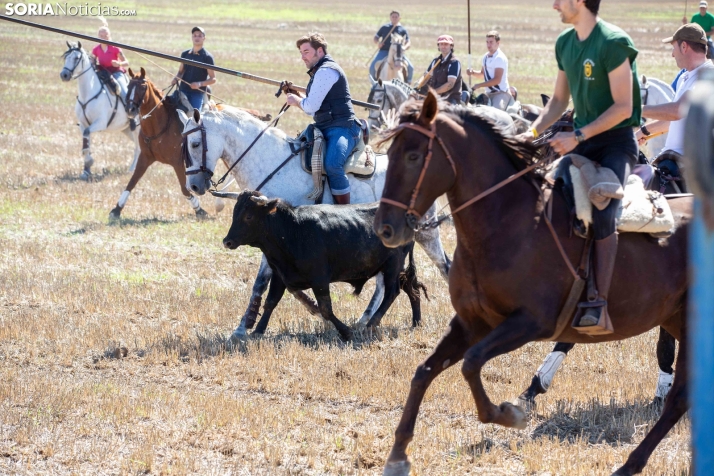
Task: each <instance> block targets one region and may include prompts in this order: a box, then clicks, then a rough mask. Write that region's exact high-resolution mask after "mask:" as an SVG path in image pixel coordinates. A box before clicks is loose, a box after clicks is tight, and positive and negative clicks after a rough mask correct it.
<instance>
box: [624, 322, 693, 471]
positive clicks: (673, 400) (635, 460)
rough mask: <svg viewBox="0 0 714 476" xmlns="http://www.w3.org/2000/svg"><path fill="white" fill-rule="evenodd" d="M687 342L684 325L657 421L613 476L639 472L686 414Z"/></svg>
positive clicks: (687, 401) (687, 405) (687, 403)
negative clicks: (669, 385)
mask: <svg viewBox="0 0 714 476" xmlns="http://www.w3.org/2000/svg"><path fill="white" fill-rule="evenodd" d="M685 313H686V311H685ZM687 341H688V338H687V327H686V325H685V326H684V328H683V329H682V337H681V339H680V341H679V355H678V356H677V367H676V372H675V373H674V383H673V384H672V389H671V390H670V391H669V395H668V396H667V400H665V403H664V408H663V409H662V414H661V415H660V417H659V420H657V423H655V425H654V426H653V427H652V429H651V430H650V431H649V433H647V436H645V438H644V440H642V442H641V443H640V444H639V445H637V448H635V450H634V451H633V452H632V453H630V456H628V458H627V461H626V462H625V464H624V465H623V466H622V467H621V468H620V469H618V470H617V471H616V472H615V473H614V474H613V476H630V475H632V474H637V473H639V472H641V471H642V469H643V468H644V467H645V465H646V464H647V460H648V459H649V457H650V455H651V454H652V452H653V451H654V450H655V448H657V445H658V444H659V442H660V441H662V439H663V438H664V437H665V436H666V435H667V433H668V432H669V430H671V429H672V427H673V426H674V425H676V424H677V422H678V421H679V419H680V418H682V416H683V415H684V414H685V413H686V412H687V409H688V408H689V398H688V395H687V392H688V385H687V380H688V375H687V360H688V357H687V351H688V349H687V347H688V345H687V344H688V342H687Z"/></svg>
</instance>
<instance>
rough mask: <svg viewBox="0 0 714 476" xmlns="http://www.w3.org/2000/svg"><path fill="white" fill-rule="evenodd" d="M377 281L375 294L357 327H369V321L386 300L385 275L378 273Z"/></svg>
mask: <svg viewBox="0 0 714 476" xmlns="http://www.w3.org/2000/svg"><path fill="white" fill-rule="evenodd" d="M375 281H376V284H375V287H374V294H373V295H372V299H371V300H370V301H369V304H368V305H367V309H365V310H364V313H362V317H360V318H359V321H357V327H364V326H366V325H367V323H368V322H369V319H370V318H371V317H372V316H373V315H374V313H375V312H376V311H377V308H379V305H380V304H382V300H383V299H384V273H382V272H381V271H380V272H379V273H377V276H376V277H375Z"/></svg>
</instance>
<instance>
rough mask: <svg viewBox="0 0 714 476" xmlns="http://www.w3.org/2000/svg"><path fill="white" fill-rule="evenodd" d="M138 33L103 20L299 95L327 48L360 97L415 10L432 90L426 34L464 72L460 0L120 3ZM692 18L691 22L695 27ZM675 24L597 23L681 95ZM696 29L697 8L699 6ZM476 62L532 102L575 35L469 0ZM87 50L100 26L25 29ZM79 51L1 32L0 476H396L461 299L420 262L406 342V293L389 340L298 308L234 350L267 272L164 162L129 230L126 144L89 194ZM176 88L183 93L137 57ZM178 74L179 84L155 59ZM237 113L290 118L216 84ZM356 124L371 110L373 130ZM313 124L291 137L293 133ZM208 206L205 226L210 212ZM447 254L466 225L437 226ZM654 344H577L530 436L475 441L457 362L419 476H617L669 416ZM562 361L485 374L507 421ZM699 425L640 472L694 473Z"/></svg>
mask: <svg viewBox="0 0 714 476" xmlns="http://www.w3.org/2000/svg"><path fill="white" fill-rule="evenodd" d="M116 4H117V5H121V7H123V8H135V9H136V10H137V12H138V15H137V16H136V17H133V18H110V19H109V23H110V27H112V30H113V37H114V39H115V40H117V41H120V42H125V43H131V44H136V45H140V46H143V47H146V48H154V49H157V50H160V51H164V52H169V53H172V52H173V53H178V52H179V51H180V50H182V49H185V48H188V47H189V46H190V42H189V40H190V28H191V26H193V25H194V24H201V25H203V26H204V27H205V28H206V29H207V32H208V40H207V43H206V47H207V49H209V50H210V51H211V52H212V53H213V54H214V56H215V58H216V61H217V63H218V64H220V65H222V66H225V67H230V68H235V69H238V70H240V71H245V72H250V73H253V74H258V75H262V76H268V77H273V78H276V79H285V78H287V79H291V80H293V81H294V82H295V83H297V84H305V83H306V81H305V79H306V76H305V75H304V67H303V65H302V64H301V63H300V62H299V57H298V55H297V54H296V50H295V47H294V40H295V38H296V37H297V36H299V35H301V34H303V33H304V32H307V31H309V30H313V29H318V30H320V31H323V32H324V33H325V34H326V36H327V39H328V41H329V42H330V43H331V52H332V53H333V54H334V56H335V57H336V58H337V59H338V60H339V61H340V63H341V64H342V65H343V66H344V67H345V69H346V71H347V73H348V76H349V78H350V80H351V85H352V89H353V94H354V96H355V97H357V98H360V99H365V98H366V96H367V91H368V88H369V82H368V80H367V73H366V68H365V67H364V63H365V61H366V60H367V58H368V57H369V56H370V54H371V53H372V51H373V44H372V42H371V37H372V35H373V34H374V32H375V31H376V29H377V27H378V26H379V24H381V23H383V22H384V21H385V20H386V17H387V15H388V13H389V11H390V10H391V9H392V8H398V9H400V10H401V11H402V17H403V20H404V23H405V25H406V26H407V27H408V28H409V31H410V33H411V35H412V41H413V44H414V47H413V48H412V49H411V50H410V51H409V56H410V57H411V59H412V61H413V62H414V63H415V65H416V66H417V71H421V69H422V68H424V67H425V66H426V64H427V62H428V60H429V59H430V58H431V57H433V55H434V54H435V49H434V48H433V43H434V39H435V38H436V36H437V35H438V34H440V33H442V32H444V31H448V32H449V33H451V34H452V35H454V36H455V38H456V41H457V45H456V46H457V52H458V53H459V54H460V55H461V57H462V58H463V59H464V60H465V57H466V55H465V51H466V20H465V18H466V5H465V2H456V3H454V2H445V3H437V4H434V3H433V2H429V1H425V0H415V1H412V2H409V3H408V4H406V5H398V4H388V5H384V4H383V3H382V2H379V1H376V0H363V1H361V2H346V1H344V0H340V1H336V2H327V3H325V2H317V1H314V0H304V1H303V0H289V1H285V2H278V1H275V0H266V1H263V2H257V1H249V2H240V3H233V2H229V1H227V0H223V1H214V2H205V3H203V2H189V1H187V0H176V1H171V2H169V1H167V0H155V1H147V2H121V3H120V2H116ZM691 4H692V2H690V10H691ZM682 13H683V5H682V4H680V3H675V2H664V1H657V0H654V1H653V0H649V1H644V0H638V1H625V2H613V1H612V0H605V1H603V7H602V16H603V17H604V18H605V19H607V20H610V21H613V22H615V23H616V24H618V25H620V26H622V27H624V28H625V29H627V30H628V31H629V32H630V33H631V34H632V36H633V38H634V40H635V43H636V45H637V46H638V47H639V48H640V49H641V59H640V60H639V68H640V72H641V73H645V74H648V75H651V76H656V77H660V78H662V79H665V80H671V79H672V78H673V76H674V74H675V73H676V67H675V65H674V62H673V60H672V59H671V58H670V56H669V50H668V48H667V47H664V46H662V45H661V44H660V43H659V40H660V39H661V38H663V37H665V36H668V35H669V34H671V33H672V32H673V31H674V29H675V28H676V27H677V25H678V22H679V18H681V16H682ZM690 13H691V11H690ZM472 16H473V21H472V32H473V36H474V39H473V40H472V42H473V51H474V55H475V56H480V55H481V54H482V53H483V51H484V47H483V40H482V39H483V36H484V34H485V32H486V31H487V30H489V29H491V28H494V27H497V28H498V29H500V30H501V32H502V37H503V41H502V46H503V48H504V50H505V51H506V53H507V54H508V56H509V58H510V65H511V66H510V68H511V73H510V74H511V79H512V82H513V83H514V84H515V85H516V86H517V87H518V88H519V90H520V92H521V95H522V97H523V98H524V100H525V101H527V102H535V101H536V100H537V98H538V94H539V93H541V92H545V93H549V92H550V90H551V88H552V83H553V78H554V75H555V61H554V58H553V54H552V51H553V42H554V39H555V37H556V36H557V34H558V32H559V31H561V30H562V25H561V24H560V23H559V20H558V17H557V15H556V14H555V12H553V11H552V10H551V8H550V3H549V2H541V3H535V2H530V1H525V0H505V1H502V2H490V4H488V5H487V4H486V3H484V2H473V5H472ZM27 19H29V20H32V21H39V22H43V23H48V24H51V25H54V26H59V27H63V28H67V29H70V30H75V31H79V32H83V33H86V34H95V33H96V29H97V27H98V26H99V22H98V21H97V20H96V19H94V18H86V17H85V18H80V17H63V18H43V17H32V18H27ZM66 39H69V38H65V37H61V36H58V35H54V34H51V33H47V32H41V31H38V30H30V29H28V28H25V27H21V26H17V25H14V24H9V23H7V22H0V111H1V112H0V473H1V474H236V475H267V474H271V475H272V474H309V475H323V474H329V475H333V474H335V475H336V474H359V475H363V474H364V475H368V474H381V468H382V465H383V463H384V460H385V458H386V456H387V454H388V452H389V448H390V446H391V444H392V441H393V431H394V429H395V427H396V423H397V421H398V418H399V416H400V415H401V409H402V405H403V403H404V401H405V399H406V395H407V391H408V389H409V382H410V379H411V377H412V374H413V372H414V370H415V368H416V366H417V364H418V363H419V362H420V361H421V360H422V359H424V358H425V357H426V356H427V355H428V353H429V352H430V349H431V348H432V347H433V346H434V345H435V343H436V342H437V340H438V339H439V337H440V334H441V332H442V330H443V329H444V326H445V325H446V323H447V322H448V321H449V319H450V318H451V315H452V312H453V310H452V309H451V305H450V301H449V298H448V290H447V287H446V284H445V283H444V281H443V280H442V279H441V278H440V277H439V276H438V275H437V271H436V269H435V268H434V267H433V266H432V265H431V264H430V263H429V261H428V259H427V258H426V256H425V255H424V254H423V253H422V252H421V251H419V255H418V256H417V259H418V264H419V265H420V269H419V274H420V277H421V278H422V279H423V281H424V282H425V283H426V285H427V287H428V288H429V294H430V295H431V298H432V299H431V301H430V302H426V303H424V305H423V310H424V316H423V317H424V325H423V327H421V328H418V329H416V330H412V329H411V328H410V327H409V322H410V311H409V304H408V301H407V299H406V298H405V297H404V296H400V298H399V299H398V301H397V303H396V305H395V306H394V307H393V308H392V310H391V312H390V313H389V314H388V315H387V316H386V317H385V319H384V321H383V322H384V326H383V327H382V329H381V332H379V333H378V335H375V336H366V335H360V336H359V337H358V338H357V339H356V340H355V342H352V343H349V344H343V343H342V342H340V340H339V339H338V337H337V334H336V332H335V331H334V330H333V329H332V328H331V327H330V326H325V325H323V323H321V322H318V321H317V320H316V319H315V318H312V317H310V316H309V315H308V314H307V312H306V311H305V310H304V309H303V308H302V307H301V306H299V305H298V304H297V303H296V302H295V301H294V300H293V299H292V298H291V297H286V298H285V299H284V300H283V302H281V304H280V305H279V306H278V308H277V309H276V312H275V314H274V316H273V319H272V322H271V324H270V327H269V329H268V333H267V334H266V336H265V337H263V338H262V339H254V338H250V339H248V341H247V343H246V344H245V346H243V347H242V348H241V349H239V350H236V351H233V352H226V350H225V347H224V343H225V339H226V337H227V336H228V335H229V334H230V332H231V331H232V329H233V328H234V327H235V326H237V325H238V322H239V317H240V315H241V314H242V312H243V310H244V308H245V306H246V304H247V302H248V298H249V294H250V287H251V285H252V280H253V277H254V274H255V272H256V271H257V268H258V263H259V260H260V255H259V252H258V251H257V250H256V249H251V248H240V249H239V250H237V251H235V252H229V251H226V250H224V249H223V247H222V245H221V239H222V238H223V236H224V235H225V232H226V231H227V230H228V227H229V225H230V213H227V211H224V212H222V214H219V215H217V216H216V215H215V214H213V213H212V215H213V216H212V218H211V219H209V220H205V221H200V222H199V221H197V220H196V219H195V217H194V213H193V211H192V210H191V209H190V207H189V205H188V204H187V203H186V200H185V199H184V198H182V196H181V194H180V191H179V189H178V187H177V186H176V183H175V182H176V180H175V178H174V176H173V172H172V170H171V169H170V168H169V167H167V166H162V165H155V166H153V167H152V168H151V169H149V172H148V173H147V174H146V176H145V177H144V179H143V181H142V182H140V184H139V186H138V188H137V189H136V190H135V191H134V193H133V194H132V196H131V198H130V199H129V202H128V203H127V206H126V207H125V209H124V212H123V218H122V220H121V221H120V222H118V223H110V222H109V220H108V214H109V211H110V210H111V209H112V208H113V207H114V205H115V203H116V201H117V199H118V198H119V195H120V193H121V191H122V190H124V187H125V185H126V183H127V181H128V180H129V176H130V175H129V173H128V166H129V162H130V155H131V147H130V145H129V143H128V141H127V140H125V137H124V136H121V135H112V134H99V135H96V136H94V141H93V146H94V157H95V160H96V163H95V165H94V172H95V174H96V179H95V181H93V182H91V183H87V182H83V181H80V180H78V175H79V173H80V172H81V166H82V161H81V158H80V148H81V138H80V134H79V133H78V131H77V127H76V126H75V122H76V120H75V118H74V113H73V102H74V100H75V99H74V98H75V95H76V88H77V86H76V84H75V83H71V84H65V83H62V82H61V81H60V80H59V72H60V69H61V68H62V63H61V60H60V59H59V56H60V55H61V53H62V52H63V51H64V49H65V45H64V41H65V40H66ZM127 56H128V59H129V61H130V63H131V65H132V66H133V67H138V66H144V67H146V69H147V71H148V72H149V76H150V77H151V78H153V79H154V80H155V81H156V82H157V83H158V84H160V85H162V87H163V86H165V85H167V84H168V81H169V80H170V78H169V77H168V75H166V74H164V73H162V72H161V71H160V70H159V69H158V68H156V67H155V66H154V65H152V64H150V63H148V62H146V61H145V60H143V59H141V58H139V57H138V56H136V55H134V54H131V53H128V54H127ZM160 63H161V64H162V66H164V67H168V68H169V69H170V70H172V71H173V70H175V68H176V65H174V64H171V63H169V62H167V61H160ZM219 80H220V83H219V84H218V85H217V86H216V87H215V93H216V94H217V95H218V96H219V97H221V98H224V99H226V100H227V101H228V102H229V103H231V104H234V105H239V106H244V107H251V108H259V109H261V110H264V111H266V112H271V113H273V114H275V112H276V111H277V109H278V108H279V107H280V105H281V104H282V103H281V101H280V100H277V99H275V98H274V97H273V93H274V92H275V91H274V90H273V89H272V88H270V87H268V86H265V85H261V84H258V83H251V82H247V81H243V80H240V79H237V78H234V77H226V76H220V75H219ZM360 114H363V115H364V114H365V113H364V112H363V111H360ZM306 122H307V121H306V119H305V117H301V115H300V114H298V112H295V111H290V112H289V113H288V114H287V115H286V117H285V119H284V120H283V121H282V123H281V127H283V128H284V129H285V130H286V131H289V132H295V131H296V130H297V129H299V128H300V127H301V126H303V125H304V124H306ZM201 202H202V204H203V206H204V208H206V209H207V210H209V211H212V201H211V200H210V199H208V198H202V199H201ZM442 233H443V235H442V236H443V237H444V240H445V244H446V246H447V249H448V252H449V253H450V254H451V253H453V248H454V246H455V236H454V230H453V229H452V228H450V227H449V226H444V227H442ZM371 289H372V288H371V287H368V288H367V289H366V290H365V292H364V293H363V296H361V297H357V298H355V297H353V296H352V295H351V294H350V289H349V287H348V286H346V285H337V286H334V287H333V299H334V303H335V309H336V313H337V315H338V316H339V317H341V318H343V319H344V320H345V321H347V322H349V323H354V321H355V320H356V319H357V318H358V317H359V316H360V315H361V313H362V311H363V309H364V307H365V306H366V305H367V302H368V300H369V296H370V295H371V294H370V291H371ZM655 341H656V334H655V333H653V332H651V333H648V334H646V335H643V336H640V337H638V338H636V339H632V340H630V341H627V342H622V343H613V344H607V345H598V346H579V347H577V346H576V347H575V349H574V350H573V351H572V352H571V353H570V356H569V357H568V359H567V360H566V362H565V364H564V366H563V368H562V371H561V373H560V374H559V375H558V376H557V377H556V380H555V382H554V385H553V387H552V389H551V391H550V392H549V393H548V394H546V395H545V396H542V397H540V401H539V405H538V407H537V410H536V411H535V413H534V414H533V415H532V417H531V419H530V422H529V426H528V428H527V429H526V430H525V431H516V430H509V429H503V428H500V427H494V426H489V425H482V424H481V423H479V422H478V418H477V415H476V411H475V406H474V404H473V400H472V398H471V396H470V393H469V390H468V387H467V385H466V383H465V382H464V381H463V379H462V377H461V373H460V370H459V366H455V367H454V368H452V369H450V370H449V371H447V372H445V373H444V374H443V375H442V376H440V377H439V378H438V379H437V380H436V382H435V383H434V385H433V386H432V387H431V389H430V391H429V392H428V394H427V396H426V399H425V401H424V404H423V406H422V413H421V415H420V419H419V420H418V423H417V427H416V436H415V439H414V441H413V443H412V445H411V458H412V460H413V462H414V474H416V475H447V474H454V475H458V474H485V475H606V474H610V472H611V471H612V470H613V469H614V468H616V467H617V466H618V465H619V464H621V463H623V462H624V461H625V458H626V456H627V454H628V453H629V452H630V451H631V450H632V449H633V448H634V446H635V445H636V444H638V443H639V442H640V441H641V440H642V438H643V436H644V434H645V433H646V432H647V430H648V429H649V428H650V427H651V426H652V425H653V424H654V422H655V421H656V418H657V410H656V409H654V408H651V407H650V406H649V405H648V403H649V402H650V400H651V398H652V396H653V393H654V387H655V382H656V375H657V366H656V359H655ZM551 348H552V344H550V343H539V344H531V345H528V346H526V347H524V348H523V349H521V350H519V351H517V352H514V353H512V354H510V355H507V356H503V357H501V358H499V359H496V360H494V361H493V362H491V363H490V364H489V365H488V366H487V367H486V369H485V371H484V374H485V375H484V377H485V383H486V385H487V391H488V392H489V394H490V396H491V397H492V399H493V400H494V401H495V402H501V401H504V400H512V399H514V398H515V397H516V396H517V395H518V394H519V393H520V392H521V391H522V390H523V389H524V388H525V387H526V386H527V385H528V384H529V383H530V378H531V376H532V374H533V372H534V371H535V370H536V368H537V366H538V365H539V364H540V363H541V361H542V359H543V357H544V356H545V355H546V354H547V353H548V351H550V350H551ZM689 428H690V427H689V422H688V420H686V419H685V420H684V421H683V422H681V423H680V424H679V425H678V426H677V427H675V429H674V430H673V431H672V432H671V433H670V435H668V437H667V438H666V439H665V440H664V441H663V442H662V444H661V445H660V446H659V448H658V450H657V451H656V452H655V453H654V455H653V456H652V458H651V460H650V463H649V465H648V467H647V468H646V470H645V473H644V474H647V475H664V474H667V475H675V474H676V475H680V474H688V470H689V465H690V460H691V451H690V448H689V438H690V430H689Z"/></svg>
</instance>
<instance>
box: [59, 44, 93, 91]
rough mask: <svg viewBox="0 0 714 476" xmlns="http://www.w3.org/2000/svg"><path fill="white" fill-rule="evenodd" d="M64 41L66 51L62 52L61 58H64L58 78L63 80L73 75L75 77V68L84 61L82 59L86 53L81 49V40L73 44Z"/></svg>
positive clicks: (65, 80)
mask: <svg viewBox="0 0 714 476" xmlns="http://www.w3.org/2000/svg"><path fill="white" fill-rule="evenodd" d="M66 43H67V51H65V52H64V53H63V54H62V58H64V66H63V67H62V71H60V79H62V81H64V82H67V81H69V80H70V79H72V78H73V77H77V75H75V70H76V69H77V67H78V66H79V65H80V64H83V63H84V61H83V60H84V58H86V57H87V53H85V51H84V50H83V49H82V43H81V42H79V41H78V42H77V43H76V44H75V43H70V42H69V41H67V42H66ZM87 60H88V58H87Z"/></svg>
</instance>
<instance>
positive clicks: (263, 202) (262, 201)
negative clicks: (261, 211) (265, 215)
mask: <svg viewBox="0 0 714 476" xmlns="http://www.w3.org/2000/svg"><path fill="white" fill-rule="evenodd" d="M250 199H251V200H252V201H254V202H255V203H257V204H258V205H260V206H261V207H264V206H266V205H267V204H268V197H266V196H265V195H261V196H259V197H256V196H255V195H252V196H251V197H250Z"/></svg>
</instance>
